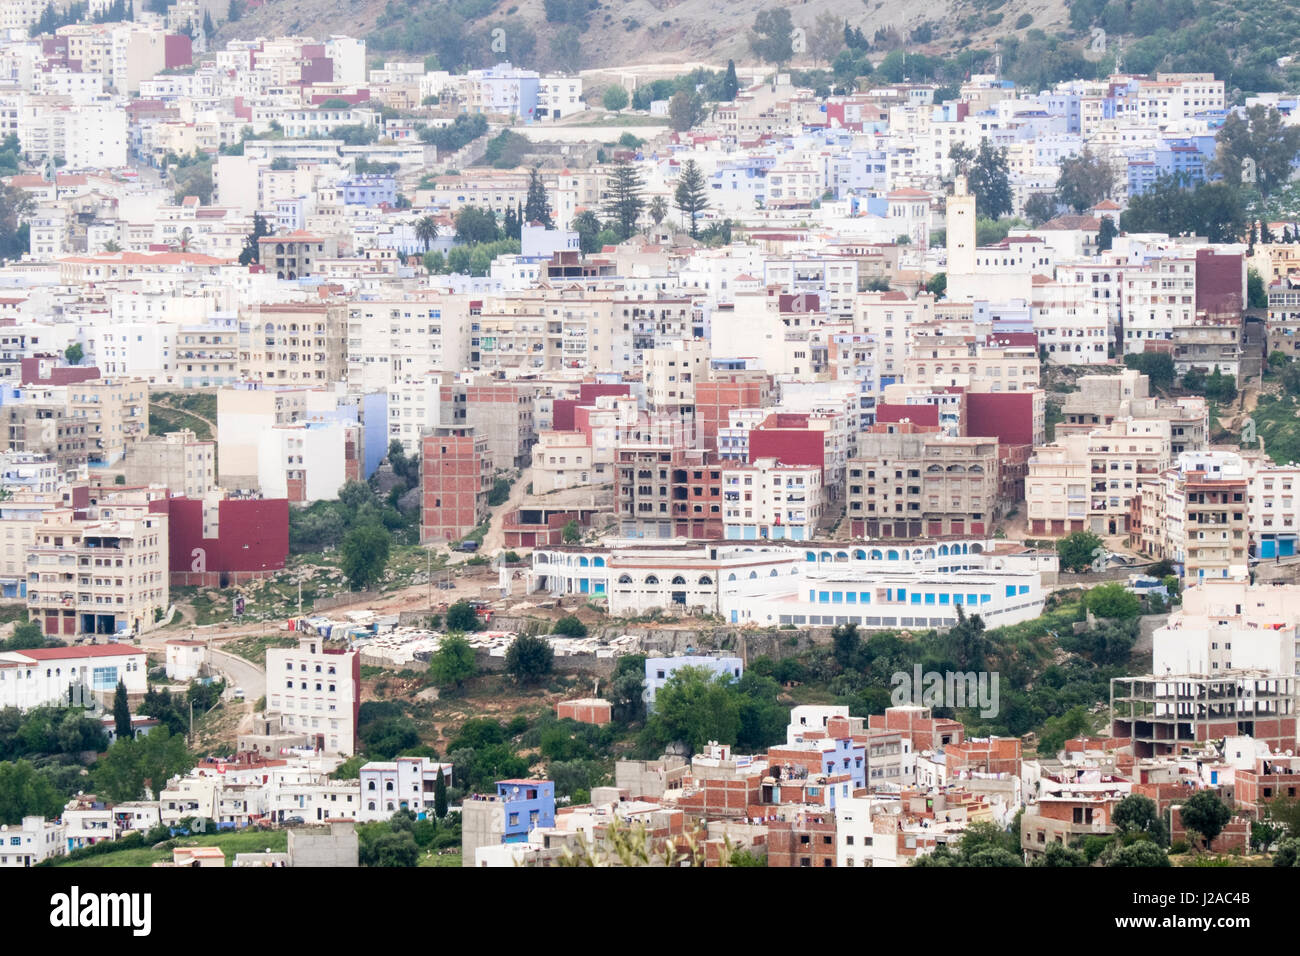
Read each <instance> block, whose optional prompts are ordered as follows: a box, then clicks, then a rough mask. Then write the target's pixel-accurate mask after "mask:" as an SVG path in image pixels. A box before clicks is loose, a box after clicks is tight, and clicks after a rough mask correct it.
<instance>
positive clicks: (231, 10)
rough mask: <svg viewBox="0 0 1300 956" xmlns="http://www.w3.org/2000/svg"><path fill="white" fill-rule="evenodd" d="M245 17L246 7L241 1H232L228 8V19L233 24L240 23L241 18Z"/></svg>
mask: <svg viewBox="0 0 1300 956" xmlns="http://www.w3.org/2000/svg"><path fill="white" fill-rule="evenodd" d="M243 15H244V5H243V4H242V3H241V2H240V0H230V6H228V7H227V8H226V19H227V20H229V21H230V22H231V23H238V22H239V18H240V17H242V16H243Z"/></svg>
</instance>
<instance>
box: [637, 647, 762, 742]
mask: <svg viewBox="0 0 1300 956" xmlns="http://www.w3.org/2000/svg"><path fill="white" fill-rule="evenodd" d="M647 730H648V731H649V733H650V735H651V737H652V738H653V739H655V740H657V741H659V742H661V743H665V744H666V743H672V742H673V741H681V742H682V743H684V744H686V746H687V747H689V748H690V752H691V753H700V752H701V751H702V750H703V749H704V745H705V744H707V743H708V742H709V741H710V740H716V741H718V742H719V743H724V744H734V743H735V742H736V738H737V736H738V735H739V733H740V699H739V695H738V694H737V693H736V692H735V690H734V688H733V687H732V686H731V678H730V677H729V675H718V676H717V677H716V678H715V677H714V675H713V674H711V673H710V672H709V671H708V670H705V669H704V668H702V667H682V668H679V669H678V670H676V671H674V672H673V675H672V677H670V678H669V679H668V681H667V683H665V684H664V686H663V687H661V688H660V689H659V691H658V693H657V694H656V695H655V706H654V713H653V714H651V716H650V720H649V725H648V727H647Z"/></svg>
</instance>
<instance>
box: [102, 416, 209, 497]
mask: <svg viewBox="0 0 1300 956" xmlns="http://www.w3.org/2000/svg"><path fill="white" fill-rule="evenodd" d="M216 467H217V443H216V442H215V441H199V439H198V436H196V435H195V434H194V432H192V431H190V430H189V429H183V430H181V431H178V432H168V433H167V434H166V435H162V436H150V437H148V438H145V439H143V440H142V441H139V442H136V444H135V446H134V447H133V448H132V449H131V452H130V454H128V455H127V456H126V459H125V461H124V463H123V471H124V472H125V475H126V483H127V484H128V485H148V484H162V485H166V486H167V488H168V490H169V491H171V493H172V494H174V495H185V496H186V497H187V498H202V497H203V496H204V495H206V494H207V493H208V492H209V491H211V490H212V489H213V488H215V487H216V484H217V475H216Z"/></svg>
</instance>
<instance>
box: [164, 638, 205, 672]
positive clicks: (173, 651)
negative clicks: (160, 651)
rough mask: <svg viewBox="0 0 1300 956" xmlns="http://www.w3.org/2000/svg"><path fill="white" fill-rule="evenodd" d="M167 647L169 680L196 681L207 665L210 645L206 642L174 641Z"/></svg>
mask: <svg viewBox="0 0 1300 956" xmlns="http://www.w3.org/2000/svg"><path fill="white" fill-rule="evenodd" d="M166 647H167V650H166V653H167V660H166V664H167V678H168V679H169V680H175V681H191V680H194V679H195V678H196V677H198V676H199V672H200V670H201V669H202V668H203V665H204V664H206V663H207V660H208V645H207V644H206V643H205V642H204V641H186V640H173V641H168V642H167V645H166Z"/></svg>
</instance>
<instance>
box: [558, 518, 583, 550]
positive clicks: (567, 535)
mask: <svg viewBox="0 0 1300 956" xmlns="http://www.w3.org/2000/svg"><path fill="white" fill-rule="evenodd" d="M560 535H561V537H562V538H563V539H564V543H565V544H577V543H578V542H579V541H581V540H582V529H581V528H580V527H578V521H577V519H576V518H575V519H573V520H571V521H570V522H569V523H568V524H566V525H565V526H564V530H563V531H561V532H560Z"/></svg>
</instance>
